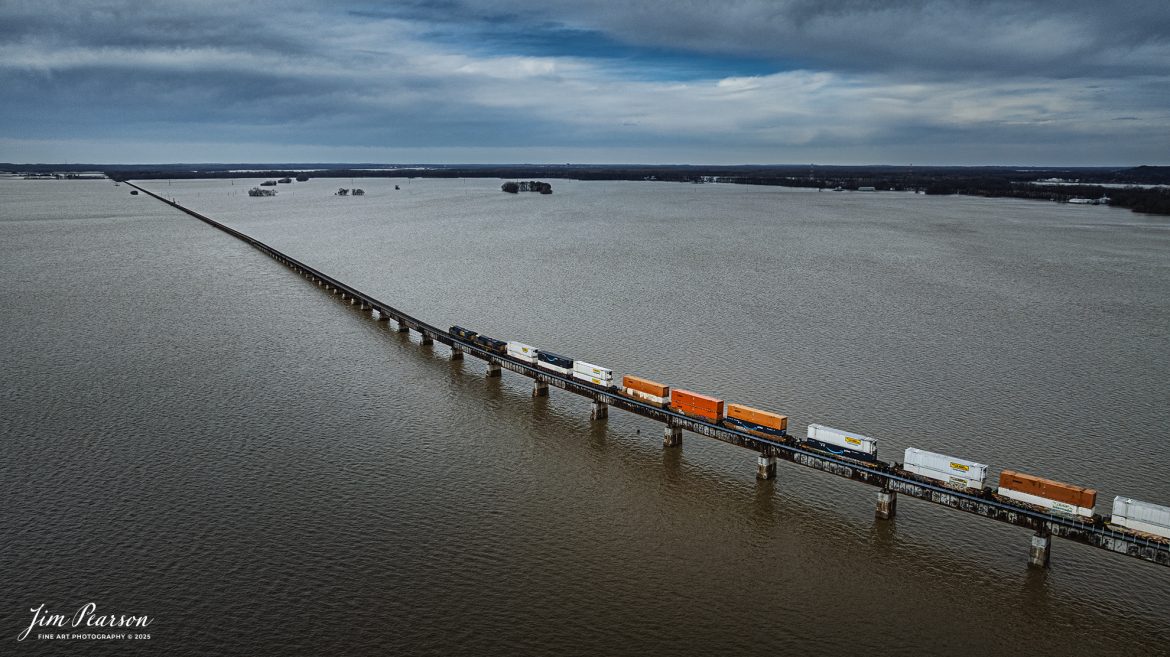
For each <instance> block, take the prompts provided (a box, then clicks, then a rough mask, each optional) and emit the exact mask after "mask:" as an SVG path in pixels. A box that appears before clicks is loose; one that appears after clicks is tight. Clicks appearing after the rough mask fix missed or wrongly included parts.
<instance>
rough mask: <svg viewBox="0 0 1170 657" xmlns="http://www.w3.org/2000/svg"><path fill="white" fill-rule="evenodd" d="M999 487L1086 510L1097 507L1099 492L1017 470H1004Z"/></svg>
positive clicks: (1000, 475) (1000, 476)
mask: <svg viewBox="0 0 1170 657" xmlns="http://www.w3.org/2000/svg"><path fill="white" fill-rule="evenodd" d="M999 485H1000V487H1001V488H1009V489H1011V490H1014V491H1019V492H1021V493H1027V494H1029V495H1035V496H1037V497H1043V498H1045V499H1049V500H1056V501H1057V502H1064V503H1065V504H1071V505H1073V506H1078V507H1082V508H1085V509H1091V508H1093V507H1094V506H1096V505H1097V491H1095V490H1093V489H1092V488H1082V487H1081V486H1074V485H1072V484H1066V483H1063V482H1059V481H1053V480H1051V479H1045V478H1043V477H1036V476H1033V475H1029V474H1024V473H1022V472H1016V471H1015V470H1004V471H1003V472H1001V473H999Z"/></svg>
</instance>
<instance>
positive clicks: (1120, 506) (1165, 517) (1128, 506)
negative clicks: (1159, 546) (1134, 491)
mask: <svg viewBox="0 0 1170 657" xmlns="http://www.w3.org/2000/svg"><path fill="white" fill-rule="evenodd" d="M1109 522H1110V523H1112V524H1114V525H1120V526H1122V527H1128V528H1129V529H1134V530H1137V531H1139V532H1146V533H1147V534H1154V535H1157V536H1163V537H1166V538H1170V506H1161V505H1159V504H1151V503H1149V502H1142V501H1141V500H1134V499H1130V498H1128V497H1122V496H1120V495H1118V496H1117V497H1115V498H1113V517H1112V518H1110V519H1109Z"/></svg>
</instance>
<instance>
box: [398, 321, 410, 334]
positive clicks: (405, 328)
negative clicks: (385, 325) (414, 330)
mask: <svg viewBox="0 0 1170 657" xmlns="http://www.w3.org/2000/svg"><path fill="white" fill-rule="evenodd" d="M408 331H410V327H409V326H407V325H406V324H403V323H402V322H401V321H399V322H398V332H399V333H406V332H408Z"/></svg>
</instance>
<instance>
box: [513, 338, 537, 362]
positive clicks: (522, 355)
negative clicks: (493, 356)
mask: <svg viewBox="0 0 1170 657" xmlns="http://www.w3.org/2000/svg"><path fill="white" fill-rule="evenodd" d="M536 354H537V351H536V347H533V346H532V345H527V344H524V343H523V342H509V343H508V355H509V356H511V357H512V358H516V359H518V360H522V361H524V362H526V363H535V362H536Z"/></svg>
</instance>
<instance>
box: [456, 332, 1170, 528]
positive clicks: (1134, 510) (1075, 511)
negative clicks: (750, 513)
mask: <svg viewBox="0 0 1170 657" xmlns="http://www.w3.org/2000/svg"><path fill="white" fill-rule="evenodd" d="M450 332H451V335H452V336H453V337H454V338H455V339H457V340H460V341H462V342H464V343H466V344H469V345H472V346H475V347H478V348H480V349H482V350H484V351H486V352H488V353H491V354H494V355H496V356H500V357H504V358H509V359H512V360H516V361H519V362H522V363H525V364H527V365H531V366H535V367H538V368H540V369H543V370H547V371H549V372H551V373H554V374H558V375H560V376H563V377H567V378H571V379H574V380H575V381H576V382H578V383H584V384H587V385H591V386H596V387H598V388H601V389H603V390H605V391H606V392H612V393H615V394H619V395H622V396H624V397H628V398H630V399H633V400H635V401H638V402H641V403H644V404H649V405H653V406H657V407H659V408H663V409H667V410H670V411H673V412H675V413H678V414H680V415H683V416H686V417H690V418H694V419H697V420H700V421H703V422H707V423H709V424H713V425H716V426H721V427H724V428H726V429H731V430H735V431H740V432H743V433H747V434H751V435H753V436H757V437H760V438H764V439H767V440H772V441H776V442H780V443H784V444H786V445H790V446H794V447H797V448H799V449H803V450H807V451H810V452H819V453H824V454H830V455H832V456H834V457H836V458H838V459H843V460H847V461H853V462H857V463H858V464H862V465H865V466H867V467H871V468H876V469H879V470H882V471H886V472H890V473H891V474H896V475H898V476H901V477H905V478H908V479H912V480H918V481H923V482H927V483H931V484H935V485H942V486H945V487H948V488H952V489H954V490H957V491H960V492H963V493H966V494H969V495H974V496H978V497H983V498H986V499H993V500H997V501H1000V502H1005V503H1011V504H1017V505H1019V504H1022V505H1024V506H1026V507H1031V508H1034V509H1036V510H1039V511H1042V512H1045V513H1052V514H1055V515H1062V516H1067V517H1071V518H1075V519H1078V520H1082V521H1085V522H1090V523H1094V524H1098V525H1108V526H1109V527H1110V528H1111V529H1114V530H1116V531H1122V532H1127V533H1132V534H1138V535H1142V536H1145V537H1147V538H1153V539H1155V540H1170V507H1166V506H1160V505H1157V504H1151V503H1149V502H1142V501H1139V500H1134V499H1132V498H1128V497H1123V496H1117V497H1116V498H1114V500H1113V514H1112V515H1111V516H1110V517H1109V518H1108V519H1103V518H1102V517H1101V516H1100V515H1098V514H1097V513H1096V504H1097V491H1095V490H1093V489H1091V488H1084V487H1082V486H1077V485H1074V484H1068V483H1064V482H1060V481H1054V480H1052V479H1045V478H1043V477H1038V476H1035V475H1030V474H1025V473H1022V472H1018V471H1016V470H1003V471H1002V472H1001V473H1000V475H999V485H998V487H996V488H994V489H992V488H991V487H990V486H987V485H986V481H987V470H988V466H987V465H986V464H983V463H977V462H975V461H970V460H967V459H961V458H957V457H954V456H948V455H946V454H939V453H936V452H928V451H926V450H922V449H918V448H915V447H910V448H908V449H907V450H906V452H905V455H904V460H903V461H902V462H901V463H886V462H884V461H879V460H878V458H877V443H878V441H877V439H875V438H870V437H868V436H863V435H861V434H858V433H853V432H849V431H843V430H841V429H834V428H832V427H828V426H825V425H823V424H815V423H814V424H809V425H808V428H807V431H806V434H805V435H804V436H793V435H791V434H789V433H788V416H787V415H781V414H780V413H774V412H772V411H765V410H761V409H758V408H753V407H751V406H745V405H743V404H733V403H725V402H724V400H722V399H719V398H716V397H712V396H709V395H704V394H701V393H698V392H692V391H690V390H683V389H680V388H672V387H671V386H669V385H666V384H663V383H658V382H656V381H651V380H650V379H646V378H642V377H640V376H634V375H629V374H628V375H625V376H623V377H622V379H621V385H617V384H616V383H615V378H614V373H613V370H611V369H609V368H606V367H602V366H600V365H594V364H592V363H587V362H585V361H581V360H576V359H573V358H569V357H568V356H562V355H560V354H555V353H552V352H551V351H545V350H543V349H537V348H536V347H533V346H532V345H528V344H524V343H522V342H513V341H504V340H497V339H495V338H492V337H489V336H486V335H482V334H479V333H477V332H475V331H472V330H469V329H465V328H463V327H460V326H452V327H451V331H450Z"/></svg>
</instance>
